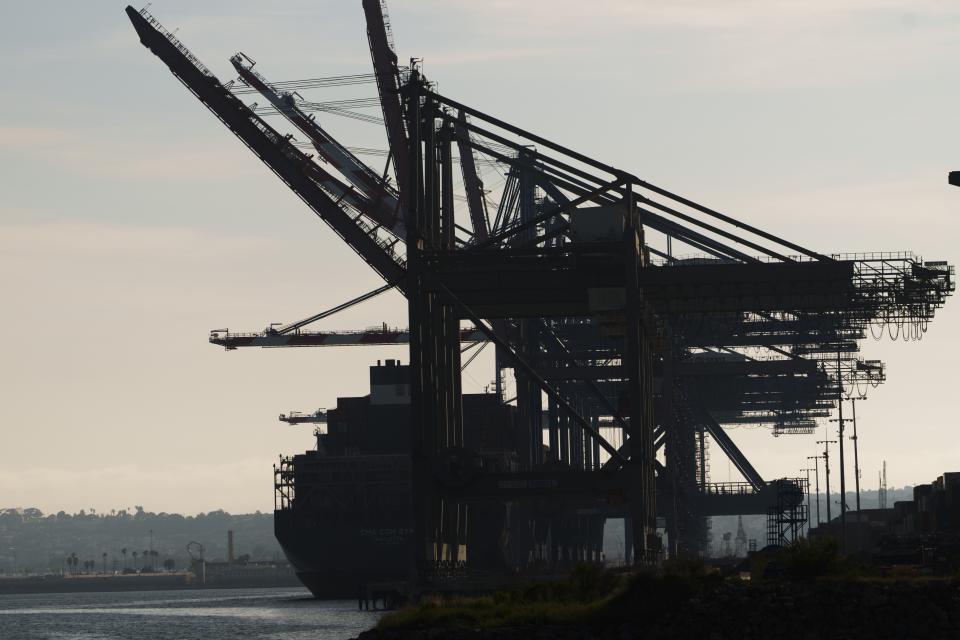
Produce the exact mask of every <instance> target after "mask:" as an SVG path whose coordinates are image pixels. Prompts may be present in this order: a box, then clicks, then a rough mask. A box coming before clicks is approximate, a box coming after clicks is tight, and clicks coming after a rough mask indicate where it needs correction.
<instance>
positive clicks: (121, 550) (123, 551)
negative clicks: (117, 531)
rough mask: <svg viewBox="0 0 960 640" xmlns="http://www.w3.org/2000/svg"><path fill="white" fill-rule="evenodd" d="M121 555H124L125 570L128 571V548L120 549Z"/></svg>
mask: <svg viewBox="0 0 960 640" xmlns="http://www.w3.org/2000/svg"><path fill="white" fill-rule="evenodd" d="M120 553H122V554H123V568H124V569H126V568H127V548H126V547H124V548H123V549H120Z"/></svg>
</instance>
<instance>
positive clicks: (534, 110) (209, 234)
mask: <svg viewBox="0 0 960 640" xmlns="http://www.w3.org/2000/svg"><path fill="white" fill-rule="evenodd" d="M150 11H151V12H153V13H154V14H155V15H156V16H157V17H158V18H159V19H160V20H161V21H162V22H163V23H164V24H165V25H166V26H168V27H169V28H171V29H174V28H176V29H178V31H177V36H178V37H179V38H181V39H182V41H183V42H184V43H185V44H186V46H187V47H189V48H190V49H191V50H192V51H194V53H196V54H197V56H198V57H199V58H200V59H201V60H202V61H203V62H204V63H205V64H206V65H207V66H209V67H210V68H211V69H213V71H214V72H215V73H217V74H218V75H219V76H220V78H221V79H223V80H227V79H230V78H233V77H235V73H234V72H233V69H232V67H231V66H230V64H229V62H228V61H227V59H228V57H229V56H231V55H233V54H234V53H235V52H236V51H238V50H241V51H244V52H245V53H247V54H249V55H250V56H251V57H252V58H254V59H256V60H257V61H258V66H257V69H258V70H260V71H261V72H262V73H264V74H265V75H267V77H269V78H271V79H274V80H289V79H296V78H314V77H320V76H332V75H342V74H349V73H368V72H369V70H370V62H369V53H368V51H367V42H366V35H365V31H364V24H363V15H362V11H361V9H360V3H359V1H354V2H349V3H344V2H328V3H323V2H321V3H317V2H305V1H302V0H298V1H295V2H285V3H283V4H282V5H270V4H265V3H252V2H248V1H246V0H243V1H236V2H226V1H225V0H217V1H214V2H206V3H203V4H202V5H201V4H198V3H192V2H185V1H183V0H176V1H173V0H170V1H167V0H158V1H155V2H153V4H152V5H151V7H150ZM390 11H391V18H392V23H393V30H394V33H395V34H396V40H397V45H398V48H399V53H400V58H401V59H402V60H405V59H407V58H409V57H411V56H417V57H422V58H423V59H424V69H425V72H426V74H427V75H428V77H430V79H431V80H434V81H436V82H438V83H439V88H440V90H441V91H442V92H443V93H444V94H447V95H450V96H452V97H455V98H456V99H458V100H461V101H463V102H466V103H468V104H473V105H475V106H477V107H478V108H480V109H482V110H484V111H486V112H488V113H491V114H495V115H497V116H500V117H503V118H505V119H507V120H509V121H511V122H514V123H516V124H517V125H519V126H522V127H526V128H528V129H531V130H533V131H535V132H536V133H538V134H542V135H544V136H545V137H547V138H550V139H553V140H556V141H557V142H560V143H562V144H564V145H566V146H569V147H571V148H574V149H577V150H578V151H582V152H584V153H586V154H588V155H591V156H594V157H597V158H601V159H603V160H604V161H606V162H608V163H610V164H613V165H615V166H618V167H622V168H624V169H626V170H629V171H631V172H633V173H635V174H636V175H638V176H640V177H642V178H644V179H649V180H651V181H653V182H656V183H658V184H662V185H663V186H665V187H667V188H670V189H672V190H674V191H676V192H678V193H681V194H683V195H685V196H689V197H691V198H694V199H696V200H698V201H700V202H704V203H706V204H709V205H711V206H713V207H715V208H717V209H719V210H721V211H723V212H725V213H728V214H731V215H734V216H736V217H738V218H740V219H742V220H744V221H746V222H749V223H751V224H754V225H757V226H759V227H762V228H763V229H765V230H767V231H770V232H772V233H775V234H777V235H779V236H781V237H785V238H788V239H790V240H792V241H794V242H797V243H799V244H801V245H805V246H809V247H810V248H813V249H816V250H818V251H821V252H826V253H830V252H847V251H850V252H860V251H897V250H911V251H914V252H916V253H918V254H921V255H923V256H924V257H925V258H926V259H928V260H947V261H949V262H950V263H951V264H956V263H957V251H956V247H957V246H958V240H960V234H958V232H957V223H956V222H955V219H954V215H955V214H956V212H957V209H958V206H960V189H957V188H955V187H950V186H949V185H947V182H946V176H947V173H948V171H950V170H952V169H960V135H958V131H957V127H956V126H955V124H954V123H955V122H956V114H957V113H960V88H958V86H957V82H956V80H955V78H954V69H955V66H956V65H955V61H956V59H957V53H958V45H957V44H956V43H957V42H958V41H960V40H958V38H957V36H958V32H960V6H958V5H956V4H955V3H949V2H939V1H927V0H921V1H919V2H906V1H903V0H899V1H898V0H883V1H881V2H875V1H874V2H867V1H866V0H839V1H837V2H831V3H829V4H827V3H799V2H793V1H788V0H775V1H773V2H760V1H759V0H741V1H737V2H731V3H722V4H718V3H714V2H709V1H708V0H685V1H683V2H679V3H670V4H669V5H668V6H659V5H655V4H653V3H647V2H628V1H627V0H598V1H597V2H592V3H590V4H589V5H584V4H582V3H576V2H560V1H555V2H549V3H548V2H547V1H546V0H531V1H530V2H525V3H520V4H516V3H509V4H508V3H506V2H505V0H494V1H491V2H486V3H449V2H439V1H437V0H411V1H407V2H401V1H399V0H393V1H391V2H390ZM0 17H2V18H3V21H4V23H5V24H7V25H10V28H9V29H8V34H7V36H6V37H5V38H4V39H3V41H2V42H0V52H2V53H3V54H4V55H2V56H0V70H2V72H3V75H4V78H5V80H6V82H5V83H4V86H3V87H2V88H0V94H2V97H3V98H4V116H3V118H2V120H0V169H2V175H3V178H2V180H3V185H4V188H3V198H2V200H0V294H2V296H3V299H4V301H5V302H6V305H7V307H6V308H7V312H6V313H5V314H3V315H4V317H3V321H2V325H0V326H2V328H3V329H4V334H5V337H6V340H5V341H4V344H3V358H2V363H3V364H2V365H0V384H2V388H3V389H4V394H3V395H4V402H2V403H0V425H2V429H0V451H3V453H4V455H3V466H2V468H0V504H3V505H9V506H11V507H14V506H22V507H29V506H32V507H36V508H40V509H41V510H43V511H44V512H48V511H51V510H52V511H53V512H54V513H55V512H57V511H59V510H65V511H72V512H75V511H78V510H79V509H81V508H83V509H88V510H89V508H90V507H93V508H95V509H96V510H97V511H103V510H105V511H109V510H110V509H111V508H118V507H117V505H131V504H141V505H147V506H149V507H150V509H151V510H155V511H157V512H159V511H166V512H197V511H206V510H208V509H209V508H210V507H219V508H222V509H224V510H226V511H229V512H231V513H249V512H253V511H256V510H261V511H269V510H271V509H272V505H273V495H272V471H271V465H272V464H273V463H274V462H275V461H276V460H277V456H278V455H279V454H293V453H298V452H301V451H303V450H305V449H308V448H310V447H311V446H312V440H313V439H312V437H311V435H310V429H309V428H308V427H304V428H299V429H298V428H295V427H289V426H286V425H283V424H281V423H279V422H278V421H277V415H278V414H280V413H283V412H287V411H289V410H304V411H306V410H313V409H316V408H317V407H330V406H333V405H334V403H335V402H336V398H337V397H338V396H356V395H365V394H366V392H367V367H368V366H369V365H370V364H372V363H374V362H375V361H376V360H378V359H385V358H400V359H401V360H403V361H404V362H406V361H407V354H406V348H405V347H394V348H370V347H362V348H353V349H351V348H345V349H288V350H238V351H234V352H229V353H225V352H224V351H223V350H222V349H220V348H217V347H214V346H212V345H209V344H207V334H208V331H209V330H211V329H215V328H223V327H229V328H231V329H232V330H237V331H254V330H260V329H262V328H263V327H265V326H266V325H267V324H269V323H271V322H276V321H292V320H296V319H300V318H303V317H306V316H309V315H311V314H313V313H316V312H318V311H320V310H323V309H325V308H328V307H331V306H334V305H335V304H338V303H340V302H342V301H344V300H347V299H349V298H352V297H354V296H356V295H359V294H361V293H364V292H366V291H369V290H370V289H373V288H374V287H376V286H378V285H379V284H380V282H379V281H378V278H377V276H376V275H375V274H374V273H373V272H372V271H371V270H369V269H368V268H367V267H366V266H365V265H364V264H363V263H362V262H361V261H360V260H359V259H358V258H357V257H356V256H355V255H354V254H353V252H352V251H351V250H349V249H348V248H347V247H346V246H344V245H343V243H342V242H341V241H340V240H339V239H338V238H336V237H335V236H334V234H333V233H332V232H331V231H330V230H329V229H328V228H327V227H326V226H325V225H323V224H322V223H321V222H319V221H318V220H316V218H315V217H314V216H313V215H312V214H311V213H310V212H309V211H308V210H307V209H306V208H305V207H304V206H303V204H302V203H301V202H300V201H299V200H298V199H297V198H296V197H295V196H294V195H293V194H291V193H290V191H289V190H288V189H287V187H286V186H285V185H283V183H282V182H281V181H279V180H278V179H277V178H276V177H275V176H274V175H272V174H271V173H270V172H269V171H268V170H267V169H266V168H265V167H264V166H263V165H262V164H261V163H260V162H259V161H258V160H257V159H256V158H255V157H254V156H253V155H252V154H251V153H250V152H249V151H248V150H247V149H246V148H244V147H243V145H242V144H240V143H239V142H238V141H237V140H236V139H235V138H234V137H233V135H232V134H230V133H229V132H228V131H227V130H226V128H225V127H224V126H223V125H222V124H221V123H219V122H218V121H217V120H216V119H215V118H214V117H212V116H211V114H210V113H209V112H207V111H206V109H204V108H203V106H202V105H201V104H199V103H198V101H197V100H196V99H195V98H194V97H193V96H192V95H190V94H189V93H188V92H187V91H186V90H185V88H184V87H183V86H182V85H181V84H180V83H178V82H177V81H176V80H175V78H174V77H173V76H172V75H171V74H170V72H169V71H168V70H167V68H166V67H165V66H164V65H163V64H162V63H161V62H160V61H159V60H158V59H157V58H156V57H155V56H154V55H152V54H151V53H150V52H149V51H147V50H146V49H145V48H144V47H143V46H142V45H141V44H140V43H139V41H138V40H137V37H136V35H135V33H134V31H133V29H132V27H131V26H130V24H129V21H128V20H127V17H126V15H125V14H124V12H123V6H122V4H117V3H112V2H103V1H95V2H85V3H82V4H81V3H69V4H61V3H52V2H32V3H6V4H4V5H3V6H2V7H0ZM335 91H339V93H335ZM375 93H376V92H375V89H374V88H373V86H371V85H363V86H360V87H352V88H346V89H340V90H331V92H330V93H329V94H324V93H317V92H314V93H312V94H310V95H311V98H312V99H327V98H326V97H324V98H321V97H320V96H326V95H329V96H331V98H330V99H333V97H334V96H335V97H336V98H340V97H369V96H373V95H375ZM245 99H248V101H252V100H253V99H254V98H253V97H252V96H245ZM371 112H372V113H376V110H373V111H371ZM323 122H324V124H325V125H328V126H329V128H330V129H331V130H332V132H333V133H334V134H335V135H337V136H338V137H340V138H342V139H344V140H345V141H347V142H348V144H350V145H351V146H364V147H372V148H377V149H384V148H385V147H386V142H385V136H384V133H383V130H382V127H379V126H374V125H370V124H365V123H358V122H355V121H351V120H345V119H342V118H333V117H326V116H325V117H324V118H323ZM278 124H279V123H278ZM367 159H368V160H370V162H371V163H372V164H373V165H374V166H378V167H380V168H382V163H383V161H384V159H383V158H380V157H373V158H367ZM958 320H960V303H958V302H957V301H956V300H948V302H947V304H946V307H945V308H944V309H943V310H941V312H939V313H938V314H937V317H936V319H935V320H934V322H933V323H932V324H931V326H930V329H929V332H928V333H927V334H926V336H925V339H924V340H923V341H922V342H919V343H910V344H905V343H903V342H902V341H900V342H892V341H890V340H889V339H885V340H883V341H880V342H874V341H872V340H869V339H868V340H867V341H864V343H863V345H862V347H863V353H862V356H863V357H865V358H879V359H882V360H884V361H885V362H886V363H887V367H888V368H887V382H886V383H885V384H884V385H883V386H881V387H880V388H878V389H871V390H870V394H869V399H868V400H866V401H864V402H859V403H858V404H857V417H858V420H859V424H858V427H859V431H860V434H859V435H860V459H861V467H862V469H863V474H862V475H863V477H862V483H863V486H864V487H870V488H876V482H877V472H878V470H879V469H880V467H881V465H882V462H883V460H887V462H888V481H889V484H890V485H891V486H894V485H896V486H903V485H906V484H911V485H915V484H923V483H928V482H931V481H932V480H934V479H935V478H936V477H937V476H939V475H941V474H942V473H943V472H944V471H951V470H960V465H958V460H960V443H958V442H957V439H956V438H954V437H953V433H952V428H953V426H954V411H955V410H954V406H953V404H952V399H953V396H954V394H955V393H956V390H955V385H954V382H953V376H952V375H951V374H950V373H949V369H948V368H947V367H948V366H949V363H950V362H952V361H960V337H958V335H957V332H956V330H955V329H956V327H957V326H958ZM381 322H387V323H388V324H390V325H393V326H405V325H406V308H405V306H404V304H403V301H402V299H401V297H400V296H399V294H396V293H388V294H385V295H383V296H381V297H380V298H377V299H375V300H373V301H371V302H368V303H365V304H363V305H360V306H358V307H355V308H353V309H350V310H349V311H346V312H343V313H341V314H338V315H336V316H334V317H332V318H330V319H329V320H327V321H324V323H322V324H320V325H318V328H327V329H350V328H362V327H366V326H370V325H375V324H380V323H381ZM487 351H488V352H489V351H492V350H490V349H488V350H487ZM491 377H492V373H491V366H490V358H489V354H488V353H484V356H483V357H481V358H478V359H477V361H476V362H475V363H474V364H473V365H472V366H471V367H470V368H469V369H467V371H466V373H465V377H464V383H465V388H466V390H468V391H474V390H478V389H481V388H482V387H483V386H484V385H485V384H487V383H488V382H489V379H490V378H491ZM825 429H829V430H830V432H831V433H832V432H833V430H834V429H835V425H833V424H829V423H827V422H826V421H824V422H823V423H822V424H821V426H820V429H819V430H818V432H817V434H816V437H814V436H783V437H779V438H773V437H771V435H770V433H769V431H767V430H765V429H745V428H739V429H732V430H731V431H730V434H731V437H732V438H733V439H734V440H735V441H736V442H737V443H738V445H740V446H741V448H742V449H743V451H744V453H745V454H746V455H747V457H748V458H750V460H751V462H752V463H753V465H754V466H755V467H756V468H757V470H758V471H759V472H760V474H761V475H763V476H764V477H770V478H772V477H780V476H798V475H802V474H800V472H799V469H800V468H801V467H804V466H806V463H807V460H806V457H807V456H811V455H814V454H816V453H818V451H819V449H820V448H819V446H818V445H816V444H815V443H814V441H815V440H818V439H822V438H823V434H824V430H825ZM833 454H834V452H833V451H831V457H833ZM848 460H849V461H850V465H851V466H850V470H849V471H848V474H847V478H848V484H849V485H851V486H852V483H853V474H852V455H849V456H848ZM831 462H833V461H831ZM832 466H833V465H832ZM711 473H712V477H713V479H714V480H717V481H725V480H727V479H733V480H736V479H738V474H737V472H736V470H735V469H732V470H731V468H730V467H729V466H728V465H726V464H725V463H724V461H723V460H722V454H721V453H720V452H719V451H716V452H714V454H713V459H712V469H711ZM834 479H836V480H834ZM834 481H837V482H839V476H838V474H836V473H834V474H833V475H832V480H831V483H833V482H834Z"/></svg>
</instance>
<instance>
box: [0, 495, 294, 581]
mask: <svg viewBox="0 0 960 640" xmlns="http://www.w3.org/2000/svg"><path fill="white" fill-rule="evenodd" d="M228 530H232V531H233V532H234V547H235V554H236V556H237V557H239V556H242V555H248V556H250V559H251V560H273V559H279V558H283V553H282V551H281V550H280V546H279V545H278V544H277V541H276V539H275V538H274V536H273V514H272V513H260V512H257V513H250V514H239V515H234V514H230V513H227V512H225V511H211V512H209V513H200V514H197V515H195V516H184V515H181V514H178V513H152V512H148V511H144V510H143V508H142V507H137V508H136V510H135V511H134V512H133V513H130V512H128V511H126V510H122V511H119V512H113V513H110V514H100V513H86V512H84V511H80V512H79V513H75V514H68V513H64V512H63V511H61V512H60V513H57V514H44V513H42V512H41V511H40V510H39V509H0V573H11V572H20V571H24V570H28V571H46V570H53V571H58V570H60V569H61V568H63V567H64V566H66V563H65V560H66V558H67V557H68V556H70V555H71V554H74V553H75V554H77V557H78V558H79V560H80V566H81V567H82V566H83V562H85V561H90V560H92V561H94V562H95V563H96V570H97V571H101V570H102V569H103V566H104V557H103V554H104V553H106V554H107V556H106V568H107V570H108V571H113V570H118V571H119V570H122V569H123V568H124V566H126V567H129V568H142V567H144V566H145V565H146V564H147V562H146V559H145V558H144V551H145V550H146V551H149V550H150V548H151V547H150V544H151V543H150V540H151V533H150V532H151V531H152V532H153V550H154V551H156V552H157V555H156V556H153V557H152V561H153V563H154V564H155V565H156V566H163V561H164V560H167V559H170V560H172V561H173V562H174V563H175V566H176V567H178V568H184V567H186V566H187V565H188V563H189V556H188V554H187V551H186V546H187V543H189V542H198V543H200V544H202V545H203V546H204V548H205V554H204V555H205V557H206V558H207V559H208V560H224V559H226V557H227V531H228ZM123 549H126V550H127V553H126V555H125V556H124V554H123V552H122V550H123ZM134 552H136V554H137V557H136V561H134V556H133V554H134ZM147 555H148V556H149V553H148V554H147Z"/></svg>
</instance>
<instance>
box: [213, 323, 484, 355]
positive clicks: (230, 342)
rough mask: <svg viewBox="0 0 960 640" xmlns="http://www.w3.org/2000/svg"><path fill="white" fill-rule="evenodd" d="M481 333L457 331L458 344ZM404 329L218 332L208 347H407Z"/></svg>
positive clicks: (407, 335) (478, 339)
mask: <svg viewBox="0 0 960 640" xmlns="http://www.w3.org/2000/svg"><path fill="white" fill-rule="evenodd" d="M486 341H487V337H486V335H484V334H483V333H482V332H481V331H479V330H477V329H475V328H473V327H469V328H465V329H461V330H460V342H467V343H470V342H486ZM409 342H410V332H409V330H407V329H393V328H391V327H388V326H387V325H383V326H382V327H375V328H372V329H364V330H362V331H298V332H296V333H286V334H283V333H279V332H275V331H264V332H262V333H230V332H229V331H224V330H218V331H211V332H210V343H211V344H216V345H220V346H222V347H224V348H226V349H227V350H228V351H229V350H233V349H237V348H239V347H268V348H269V347H345V346H357V345H385V344H408V343H409Z"/></svg>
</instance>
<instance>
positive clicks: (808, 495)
mask: <svg viewBox="0 0 960 640" xmlns="http://www.w3.org/2000/svg"><path fill="white" fill-rule="evenodd" d="M800 471H803V472H805V473H806V474H807V487H806V489H807V537H808V538H809V537H810V515H811V514H812V513H813V505H812V504H811V503H810V472H811V471H813V469H810V468H807V469H800Z"/></svg>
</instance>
